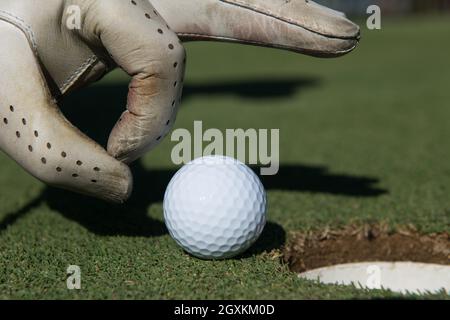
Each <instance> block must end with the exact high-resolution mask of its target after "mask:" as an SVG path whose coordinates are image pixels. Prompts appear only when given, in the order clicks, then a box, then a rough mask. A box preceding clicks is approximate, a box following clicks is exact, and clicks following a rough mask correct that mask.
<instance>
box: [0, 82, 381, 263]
mask: <svg viewBox="0 0 450 320" xmlns="http://www.w3.org/2000/svg"><path fill="white" fill-rule="evenodd" d="M317 83H318V82H317V81H316V80H314V79H287V80H277V81H256V82H255V81H249V82H242V81H241V82H239V81H238V82H235V83H223V84H212V85H211V84H207V85H196V86H187V87H186V89H185V97H186V96H187V97H189V96H194V95H202V94H205V95H210V94H237V95H239V96H244V97H250V98H260V97H261V98H267V97H279V96H280V97H281V96H282V97H286V96H289V95H292V94H294V93H295V92H296V91H297V90H299V89H301V88H304V87H308V86H314V85H317ZM126 95H127V87H126V86H116V85H113V86H97V87H91V88H86V89H84V90H81V91H79V92H78V93H76V94H74V95H72V96H70V97H68V98H67V99H66V100H65V101H64V103H63V112H64V114H65V115H66V116H67V118H68V119H70V120H71V121H72V122H73V123H74V124H75V125H76V126H77V127H79V128H80V129H81V130H82V131H83V132H85V133H86V134H87V135H88V136H90V137H91V138H93V139H94V140H96V141H97V142H99V143H100V144H102V145H105V144H106V141H107V138H108V134H109V131H110V129H111V128H112V126H113V125H114V123H115V121H116V120H117V119H118V118H119V116H120V114H121V113H122V112H123V110H124V106H125V104H126ZM99 123H101V124H102V125H101V126H98V124H99ZM132 170H133V175H134V177H135V184H134V193H133V196H132V197H131V199H130V200H129V202H127V204H126V205H111V204H108V203H104V202H102V201H99V200H96V199H91V198H87V197H85V196H81V195H77V194H73V193H71V192H67V191H63V190H58V189H54V188H51V187H47V188H45V190H44V191H43V193H42V194H41V195H40V196H39V197H38V198H37V199H35V200H33V201H32V202H30V203H29V204H28V205H27V206H25V207H24V208H22V209H20V210H18V211H17V212H14V213H11V214H10V215H8V216H7V217H6V218H5V219H4V220H3V221H0V232H1V231H2V230H5V229H6V228H7V227H8V226H9V225H11V224H13V223H14V222H15V221H16V220H17V219H18V218H20V217H22V216H23V215H25V214H26V213H27V212H29V211H30V210H31V209H32V208H34V207H37V206H39V205H41V204H42V203H46V204H47V205H48V206H49V207H50V208H51V209H52V210H55V211H57V212H60V213H61V214H62V215H63V216H65V217H66V218H68V219H70V220H73V221H76V222H78V223H79V224H80V225H82V226H84V227H85V228H87V229H88V230H89V231H91V232H93V233H95V234H97V235H104V236H113V235H118V236H142V237H152V236H161V235H164V234H167V229H166V227H165V225H164V223H163V222H161V221H160V220H156V219H153V218H151V217H149V216H148V209H149V207H150V206H151V205H152V204H154V203H160V202H161V201H162V200H163V196H164V191H165V188H166V186H167V184H168V183H169V181H170V179H171V177H172V176H173V175H174V174H175V170H172V169H154V170H146V169H145V168H144V167H143V166H142V165H141V164H140V163H139V162H138V163H136V164H134V165H133V166H132ZM262 181H263V184H264V185H265V187H266V189H267V190H290V191H306V192H316V193H329V194H336V195H342V196H363V197H374V196H379V195H382V194H384V193H386V190H382V189H379V188H376V187H375V186H374V185H375V184H376V183H377V182H378V180H377V179H374V178H369V177H358V176H350V175H334V174H331V173H329V172H328V171H327V169H326V168H322V167H311V166H301V165H289V166H281V167H280V171H279V173H278V175H276V176H266V177H262ZM285 237H286V235H285V231H284V230H283V228H282V227H281V226H280V225H278V224H276V223H273V222H268V224H267V227H266V229H265V230H264V232H263V234H262V236H261V238H260V239H259V240H258V242H257V244H256V245H255V246H254V247H252V249H251V250H250V251H249V253H248V254H250V255H251V254H255V253H260V252H263V251H270V250H272V249H274V248H279V247H281V246H282V245H283V244H284V242H285Z"/></svg>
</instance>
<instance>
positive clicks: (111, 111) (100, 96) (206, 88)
mask: <svg viewBox="0 0 450 320" xmlns="http://www.w3.org/2000/svg"><path fill="white" fill-rule="evenodd" d="M319 84H320V81H319V80H318V79H315V78H287V79H279V80H236V81H229V82H223V83H212V84H187V85H185V87H184V89H183V100H186V99H189V98H190V97H194V96H210V95H237V96H239V97H244V98H251V99H267V98H288V97H290V96H292V95H294V94H295V93H297V92H299V91H301V90H304V89H307V88H310V87H315V86H318V85H319ZM127 93H128V88H127V85H125V84H124V85H120V84H118V85H99V86H95V87H88V88H85V89H83V90H80V91H77V92H76V93H74V94H72V95H70V96H68V97H65V98H64V101H63V103H62V111H63V113H64V114H65V116H66V117H67V118H68V119H70V121H71V122H72V123H73V124H75V125H76V126H77V127H78V128H79V129H80V130H81V131H83V132H84V133H86V134H87V135H88V136H89V137H91V138H92V139H94V140H95V141H97V142H98V143H100V144H101V145H103V146H105V145H106V143H107V140H108V136H109V133H110V131H111V129H112V128H113V126H114V125H115V123H116V121H117V120H118V119H119V117H120V115H121V114H122V112H123V111H124V110H125V106H126V100H127ZM199 116H201V115H199ZM99 123H101V124H102V126H101V127H99V126H98V124H99Z"/></svg>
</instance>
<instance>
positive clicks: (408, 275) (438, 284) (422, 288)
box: [299, 261, 450, 294]
mask: <svg viewBox="0 0 450 320" xmlns="http://www.w3.org/2000/svg"><path fill="white" fill-rule="evenodd" d="M299 277H300V278H303V279H308V280H315V281H319V282H321V283H324V284H340V285H354V286H355V287H357V288H360V289H389V290H391V291H393V292H399V293H403V294H407V293H415V294H424V293H438V292H440V291H442V290H444V291H445V292H446V293H447V294H450V266H445V265H439V264H431V263H420V262H379V261H375V262H360V263H348V264H340V265H335V266H331V267H324V268H319V269H314V270H310V271H306V272H303V273H300V274H299Z"/></svg>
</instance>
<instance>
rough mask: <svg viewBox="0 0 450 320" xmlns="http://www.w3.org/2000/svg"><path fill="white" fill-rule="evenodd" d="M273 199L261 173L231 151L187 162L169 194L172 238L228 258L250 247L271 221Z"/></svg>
mask: <svg viewBox="0 0 450 320" xmlns="http://www.w3.org/2000/svg"><path fill="white" fill-rule="evenodd" d="M266 209H267V200H266V193H265V190H264V187H263V185H262V183H261V181H260V180H259V178H258V176H257V175H256V174H255V173H254V172H253V171H252V170H251V169H250V168H249V167H247V166H246V165H245V164H243V163H242V162H239V161H237V160H235V159H233V158H229V157H225V156H208V157H203V158H198V159H195V160H193V161H191V162H189V163H188V164H186V165H185V166H184V167H182V168H181V169H180V170H179V171H178V172H177V173H176V174H175V176H174V177H173V178H172V180H171V181H170V183H169V185H168V187H167V190H166V193H165V195H164V219H165V223H166V226H167V229H168V230H169V233H170V235H171V236H172V238H173V239H174V240H175V241H176V242H177V243H178V244H179V245H180V246H181V247H182V248H183V249H184V250H186V251H187V252H189V253H190V254H192V255H194V256H196V257H198V258H202V259H225V258H231V257H233V256H236V255H238V254H240V253H242V252H244V251H245V250H247V249H248V248H249V247H250V246H251V245H252V244H253V243H254V242H255V241H256V240H257V239H258V238H259V236H260V235H261V232H262V231H263V229H264V226H265V224H266Z"/></svg>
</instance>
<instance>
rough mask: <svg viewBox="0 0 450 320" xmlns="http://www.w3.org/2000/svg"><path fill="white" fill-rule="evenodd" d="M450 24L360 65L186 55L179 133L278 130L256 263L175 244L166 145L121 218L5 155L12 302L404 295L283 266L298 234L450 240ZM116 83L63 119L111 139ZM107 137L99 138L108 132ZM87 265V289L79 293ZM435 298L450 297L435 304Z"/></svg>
mask: <svg viewBox="0 0 450 320" xmlns="http://www.w3.org/2000/svg"><path fill="white" fill-rule="evenodd" d="M449 38H450V20H449V17H448V16H443V17H414V18H403V19H399V20H385V21H384V25H383V29H382V31H367V30H366V29H364V30H363V41H362V43H361V45H360V47H359V48H358V49H357V50H356V51H355V52H354V53H352V54H350V55H348V56H346V57H343V58H340V59H335V60H321V59H314V58H310V57H305V56H300V55H296V54H293V53H288V52H280V51H276V50H272V49H263V48H256V47H245V46H237V45H230V44H213V43H195V44H189V45H187V47H188V56H189V59H188V60H189V63H188V69H187V79H186V89H185V96H184V100H183V103H182V108H181V110H180V113H179V117H178V120H177V123H176V127H184V128H188V129H192V127H193V121H194V120H203V122H204V123H203V124H204V127H205V128H210V127H216V128H220V129H225V128H269V129H270V128H279V129H280V130H281V131H280V134H281V137H280V158H281V168H280V173H279V175H278V176H276V177H266V178H263V182H264V184H265V186H266V188H267V191H268V198H269V203H270V207H269V223H268V225H267V228H266V230H265V232H264V233H263V235H262V237H261V239H260V241H259V242H258V243H257V244H256V245H255V246H254V247H253V248H252V249H251V250H250V251H249V252H248V253H247V254H245V255H244V256H242V257H239V258H237V259H232V260H227V261H212V262H211V261H201V260H197V259H195V258H192V257H190V256H188V255H186V254H184V253H183V252H182V250H181V249H180V248H179V247H177V245H176V244H175V243H174V241H173V240H172V239H171V238H170V236H169V235H168V234H167V231H166V229H165V227H164V224H163V220H162V204H161V201H162V197H163V192H164V189H165V187H166V185H167V183H168V181H169V180H170V177H171V176H172V175H173V174H174V172H175V171H176V167H175V166H173V165H172V164H171V161H170V151H171V148H172V147H173V146H174V143H172V142H171V141H169V139H167V140H166V141H164V142H163V144H162V145H161V146H160V147H158V148H157V149H156V150H155V151H153V152H152V153H150V154H148V155H147V156H145V158H144V159H142V161H141V162H140V163H137V164H136V165H135V166H134V169H133V170H134V172H135V178H136V187H135V192H134V195H133V198H132V199H131V200H130V201H129V203H128V204H126V205H123V206H111V205H108V204H105V203H102V202H99V201H96V200H92V199H87V198H85V197H83V196H78V195H74V194H72V193H69V192H65V191H59V190H55V189H51V188H47V187H46V186H45V185H43V184H42V183H40V182H38V181H36V180H35V179H33V178H32V177H30V176H29V175H28V174H26V173H25V172H23V171H22V170H21V169H20V168H19V167H18V166H17V165H16V164H15V163H14V162H13V161H11V160H10V159H9V158H8V157H7V156H5V155H1V156H0V298H3V299H5V298H64V299H71V298H88V299H89V298H109V299H116V298H117V299H120V298H138V299H142V298H146V299H147V298H150V299H153V298H156V299H160V298H164V299H172V298H181V299H184V298H189V299H190V298H193V299H203V298H214V299H218V298H249V299H256V298H263V299H266V298H275V299H278V298H280V299H282V298H284V299H304V298H306V299H309V298H314V299H324V298H372V297H378V298H379V297H392V296H396V295H394V294H391V293H388V292H383V291H373V292H368V291H360V290H356V289H353V288H348V287H337V286H323V285H317V284H315V283H311V282H306V281H302V280H299V279H298V278H297V277H296V275H294V274H292V273H290V272H289V271H288V269H287V267H286V266H285V265H282V264H281V263H280V259H279V249H280V247H281V246H282V245H283V244H284V243H285V241H286V240H287V239H288V238H289V234H290V232H292V231H295V230H307V229H310V228H324V227H326V226H338V225H343V224H347V223H350V222H365V221H387V222H388V223H390V224H391V225H392V226H395V225H397V224H413V225H415V226H416V227H418V228H419V229H420V230H421V231H423V232H438V231H449V229H450V145H449V141H450V125H449V124H450V102H449V101H450V90H449V83H450V64H449V63H448V52H450V42H449V41H446V39H449ZM126 81H127V78H126V77H125V76H123V74H121V73H114V74H112V75H110V76H108V77H107V78H106V79H104V80H103V81H102V82H101V83H99V84H97V85H95V86H93V87H90V88H88V89H86V90H83V91H81V92H79V93H77V94H75V95H72V96H71V97H69V98H68V99H67V100H66V101H65V102H64V112H65V113H66V114H67V116H68V117H69V118H70V119H71V120H73V121H74V122H75V123H76V124H77V125H78V126H80V127H81V128H82V129H83V130H84V131H85V132H86V133H88V134H89V135H91V136H94V137H95V138H96V139H97V140H98V141H100V142H104V141H105V140H106V137H107V133H108V130H109V129H110V128H111V127H112V125H113V123H114V121H115V119H116V118H117V117H118V115H119V114H120V112H121V110H122V108H123V105H124V104H125V99H126V91H127V87H126ZM100 125H101V127H99V126H100ZM68 265H79V266H80V267H81V270H82V290H80V291H69V290H67V289H66V283H65V279H66V268H67V266H68ZM434 297H444V296H443V295H436V296H434Z"/></svg>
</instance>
